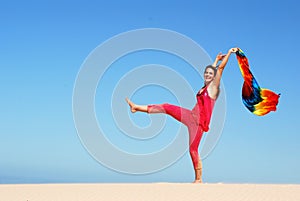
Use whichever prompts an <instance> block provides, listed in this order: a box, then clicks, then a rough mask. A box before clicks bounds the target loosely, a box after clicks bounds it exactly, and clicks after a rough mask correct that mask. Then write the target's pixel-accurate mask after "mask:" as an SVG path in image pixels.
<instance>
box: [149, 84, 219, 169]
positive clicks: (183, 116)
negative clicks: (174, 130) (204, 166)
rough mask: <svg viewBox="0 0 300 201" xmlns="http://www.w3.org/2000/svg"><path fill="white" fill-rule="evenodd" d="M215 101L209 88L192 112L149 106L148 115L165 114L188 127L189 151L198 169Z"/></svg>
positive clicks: (198, 95)
mask: <svg viewBox="0 0 300 201" xmlns="http://www.w3.org/2000/svg"><path fill="white" fill-rule="evenodd" d="M214 104H215V100H214V99H212V98H210V97H209V95H208V92H207V86H206V87H204V88H203V90H202V91H201V93H200V91H199V92H198V93H197V103H196V105H195V106H194V108H193V109H192V110H188V109H185V108H182V107H179V106H176V105H171V104H168V103H165V104H160V105H148V113H165V114H168V115H170V116H172V117H173V118H175V119H176V120H178V121H180V122H181V123H183V124H184V125H186V126H187V128H188V131H189V145H190V146H189V147H190V148H189V151H190V155H191V158H192V161H193V165H194V168H195V169H196V168H197V166H198V162H199V154H198V147H199V144H200V140H201V138H202V135H203V132H207V131H208V130H209V123H210V119H211V115H212V111H213V108H214Z"/></svg>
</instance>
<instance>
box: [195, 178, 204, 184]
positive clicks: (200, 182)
mask: <svg viewBox="0 0 300 201" xmlns="http://www.w3.org/2000/svg"><path fill="white" fill-rule="evenodd" d="M193 183H194V184H202V180H197V179H196V180H195V181H194V182H193Z"/></svg>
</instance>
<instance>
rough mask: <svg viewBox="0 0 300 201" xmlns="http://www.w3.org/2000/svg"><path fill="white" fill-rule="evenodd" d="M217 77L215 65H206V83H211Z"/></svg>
mask: <svg viewBox="0 0 300 201" xmlns="http://www.w3.org/2000/svg"><path fill="white" fill-rule="evenodd" d="M214 78H215V70H214V69H213V67H206V69H205V71H204V83H205V85H207V84H209V83H210V82H211V81H213V79H214Z"/></svg>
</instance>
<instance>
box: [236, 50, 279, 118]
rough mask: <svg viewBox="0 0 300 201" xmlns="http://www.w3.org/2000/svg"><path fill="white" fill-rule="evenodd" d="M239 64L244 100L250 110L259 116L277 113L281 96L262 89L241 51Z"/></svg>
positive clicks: (239, 51) (238, 55)
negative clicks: (272, 112)
mask: <svg viewBox="0 0 300 201" xmlns="http://www.w3.org/2000/svg"><path fill="white" fill-rule="evenodd" d="M236 57H237V60H238V64H239V67H240V70H241V73H242V76H243V77H244V84H243V90H242V99H243V103H244V105H245V106H246V107H247V108H248V110H249V111H250V112H252V113H254V114H256V115H258V116H263V115H265V114H268V113H269V112H270V111H276V106H277V104H278V99H279V97H280V94H276V93H274V92H272V91H271V90H269V89H263V88H260V87H259V85H258V83H257V81H256V79H255V78H254V76H253V74H252V73H251V71H250V68H249V63H248V59H247V57H246V56H245V54H244V52H243V51H242V50H241V49H238V51H237V52H236Z"/></svg>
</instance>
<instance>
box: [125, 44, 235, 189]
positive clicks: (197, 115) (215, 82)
mask: <svg viewBox="0 0 300 201" xmlns="http://www.w3.org/2000/svg"><path fill="white" fill-rule="evenodd" d="M237 50H238V48H231V49H229V50H228V53H227V54H225V55H222V54H221V53H220V54H218V55H217V57H216V59H215V61H214V63H213V64H212V65H209V66H207V67H206V68H205V71H204V86H203V87H202V88H201V89H200V91H199V92H198V93H197V96H196V98H197V103H196V105H195V106H194V108H193V109H192V110H188V109H185V108H182V107H179V106H176V105H171V104H168V103H165V104H160V105H137V104H135V103H133V102H132V101H130V100H129V99H128V98H126V101H127V103H128V104H129V106H130V109H131V112H132V113H134V112H146V113H165V114H168V115H170V116H172V117H173V118H175V119H176V120H178V121H180V122H181V123H183V124H184V125H186V126H187V128H188V132H189V152H190V155H191V158H192V162H193V166H194V170H195V181H194V183H202V162H201V159H200V156H199V154H198V147H199V144H200V140H201V138H202V135H203V132H207V131H208V130H209V123H210V119H211V115H212V111H213V108H214V104H215V101H216V100H217V98H218V95H219V92H220V81H221V77H222V74H223V70H224V68H225V66H226V64H227V61H228V59H229V57H230V55H231V53H234V52H236V51H237ZM219 61H222V62H221V63H220V65H219V66H218V67H217V64H218V62H219Z"/></svg>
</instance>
